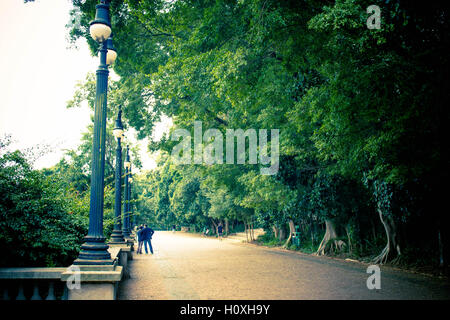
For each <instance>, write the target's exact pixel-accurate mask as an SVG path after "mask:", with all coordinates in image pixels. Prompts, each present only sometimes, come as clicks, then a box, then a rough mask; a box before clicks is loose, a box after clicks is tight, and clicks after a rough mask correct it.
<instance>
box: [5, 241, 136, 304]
mask: <svg viewBox="0 0 450 320" xmlns="http://www.w3.org/2000/svg"><path fill="white" fill-rule="evenodd" d="M108 251H109V252H110V254H111V258H112V259H113V260H114V264H113V265H112V266H109V267H108V268H104V267H102V266H70V267H68V268H66V267H63V268H0V299H1V300H89V299H100V300H114V299H116V296H117V286H118V284H119V282H120V281H121V280H123V279H125V278H127V277H128V274H129V273H128V264H127V262H128V260H130V259H131V258H132V255H131V248H130V246H127V245H126V244H125V245H112V246H110V248H109V249H108ZM76 281H78V282H79V286H78V287H75V286H72V285H73V284H74V283H75V282H76ZM69 283H70V284H69Z"/></svg>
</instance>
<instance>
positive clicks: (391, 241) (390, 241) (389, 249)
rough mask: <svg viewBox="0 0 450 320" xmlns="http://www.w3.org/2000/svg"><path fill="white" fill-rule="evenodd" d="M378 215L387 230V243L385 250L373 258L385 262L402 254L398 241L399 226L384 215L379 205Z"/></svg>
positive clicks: (375, 260) (381, 262)
mask: <svg viewBox="0 0 450 320" xmlns="http://www.w3.org/2000/svg"><path fill="white" fill-rule="evenodd" d="M377 210H378V215H379V217H380V220H381V223H382V224H383V226H384V230H385V231H386V238H387V244H386V247H384V249H383V251H381V253H380V254H379V255H378V256H377V257H376V258H375V259H374V260H373V263H375V264H384V263H386V262H387V261H388V260H391V259H394V258H397V257H399V256H400V255H401V250H400V244H399V241H398V233H397V226H396V224H395V222H394V220H393V219H392V218H391V217H383V212H382V210H381V209H380V208H379V207H378V209H377Z"/></svg>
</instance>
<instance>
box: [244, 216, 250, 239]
mask: <svg viewBox="0 0 450 320" xmlns="http://www.w3.org/2000/svg"><path fill="white" fill-rule="evenodd" d="M244 226H245V236H246V237H247V242H249V241H248V232H249V230H248V224H247V221H244Z"/></svg>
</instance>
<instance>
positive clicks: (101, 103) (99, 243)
mask: <svg viewBox="0 0 450 320" xmlns="http://www.w3.org/2000/svg"><path fill="white" fill-rule="evenodd" d="M109 2H110V1H108V0H102V1H100V4H98V5H97V6H96V15H95V20H94V21H92V22H91V23H90V29H89V31H90V34H91V36H92V38H93V39H94V40H96V41H97V42H99V43H100V65H99V67H98V70H97V92H96V96H95V115H94V137H93V147H92V173H91V198H90V208H89V231H88V234H87V236H86V237H85V238H84V243H83V245H82V246H81V252H80V254H79V256H78V259H77V260H75V261H74V264H76V265H99V264H100V265H108V264H113V260H112V259H111V255H110V253H109V252H108V245H107V244H105V237H104V235H103V194H104V193H103V189H104V175H105V140H106V107H107V106H106V103H107V87H108V74H109V71H108V64H107V61H108V62H109V63H113V62H114V60H115V56H114V53H115V51H114V53H112V51H109V52H108V48H107V43H106V40H107V39H108V38H109V36H110V35H111V22H110V18H109ZM111 54H112V56H111Z"/></svg>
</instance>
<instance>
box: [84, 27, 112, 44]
mask: <svg viewBox="0 0 450 320" xmlns="http://www.w3.org/2000/svg"><path fill="white" fill-rule="evenodd" d="M89 33H90V34H91V37H92V39H94V40H95V41H97V42H103V41H105V40H106V39H108V37H109V36H110V35H111V28H110V27H109V26H108V25H106V24H103V23H93V24H91V26H90V27H89Z"/></svg>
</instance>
